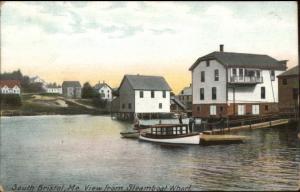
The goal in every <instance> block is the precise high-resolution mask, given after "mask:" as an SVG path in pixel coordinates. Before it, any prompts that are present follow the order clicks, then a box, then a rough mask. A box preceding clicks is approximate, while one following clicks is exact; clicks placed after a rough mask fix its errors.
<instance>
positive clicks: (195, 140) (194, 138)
mask: <svg viewBox="0 0 300 192" xmlns="http://www.w3.org/2000/svg"><path fill="white" fill-rule="evenodd" d="M139 139H140V140H143V141H150V142H156V143H170V144H192V145H199V144H200V135H199V134H197V135H191V136H186V137H178V138H149V137H145V136H143V135H140V136H139Z"/></svg>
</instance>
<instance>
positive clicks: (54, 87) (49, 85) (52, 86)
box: [47, 85, 61, 89]
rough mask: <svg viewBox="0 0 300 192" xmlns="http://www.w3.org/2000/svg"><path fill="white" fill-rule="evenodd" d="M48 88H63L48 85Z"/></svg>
mask: <svg viewBox="0 0 300 192" xmlns="http://www.w3.org/2000/svg"><path fill="white" fill-rule="evenodd" d="M47 88H52V89H53V88H61V86H60V85H47Z"/></svg>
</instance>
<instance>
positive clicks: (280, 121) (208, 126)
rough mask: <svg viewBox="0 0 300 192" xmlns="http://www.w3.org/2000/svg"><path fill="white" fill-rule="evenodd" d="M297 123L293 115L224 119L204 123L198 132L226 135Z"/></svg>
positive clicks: (296, 118)
mask: <svg viewBox="0 0 300 192" xmlns="http://www.w3.org/2000/svg"><path fill="white" fill-rule="evenodd" d="M298 121H299V119H298V117H297V116H295V114H293V113H280V114H269V115H264V116H258V117H250V118H245V119H237V120H228V119H226V120H220V121H218V122H213V123H208V122H205V121H204V122H202V123H201V125H200V130H202V132H203V133H204V134H208V135H214V134H226V133H229V132H233V131H242V130H253V129H262V128H270V127H277V126H280V125H288V124H289V123H293V122H298Z"/></svg>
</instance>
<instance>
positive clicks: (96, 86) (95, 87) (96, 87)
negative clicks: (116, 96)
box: [94, 83, 112, 90]
mask: <svg viewBox="0 0 300 192" xmlns="http://www.w3.org/2000/svg"><path fill="white" fill-rule="evenodd" d="M105 85H106V86H107V87H109V88H110V89H112V88H111V87H110V86H109V85H108V84H107V83H97V84H96V85H95V86H94V89H97V90H99V89H101V88H102V87H104V86H105Z"/></svg>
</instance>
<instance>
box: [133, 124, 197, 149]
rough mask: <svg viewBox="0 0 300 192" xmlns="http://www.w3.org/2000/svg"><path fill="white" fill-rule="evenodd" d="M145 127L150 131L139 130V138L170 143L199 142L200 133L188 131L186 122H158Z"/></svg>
mask: <svg viewBox="0 0 300 192" xmlns="http://www.w3.org/2000/svg"><path fill="white" fill-rule="evenodd" d="M146 129H150V131H143V132H141V133H140V135H139V139H140V140H143V141H150V142H156V143H170V144H195V145H199V144H200V134H199V133H188V126H187V124H175V125H174V124H173V125H162V124H159V125H152V126H149V127H147V128H146Z"/></svg>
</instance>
